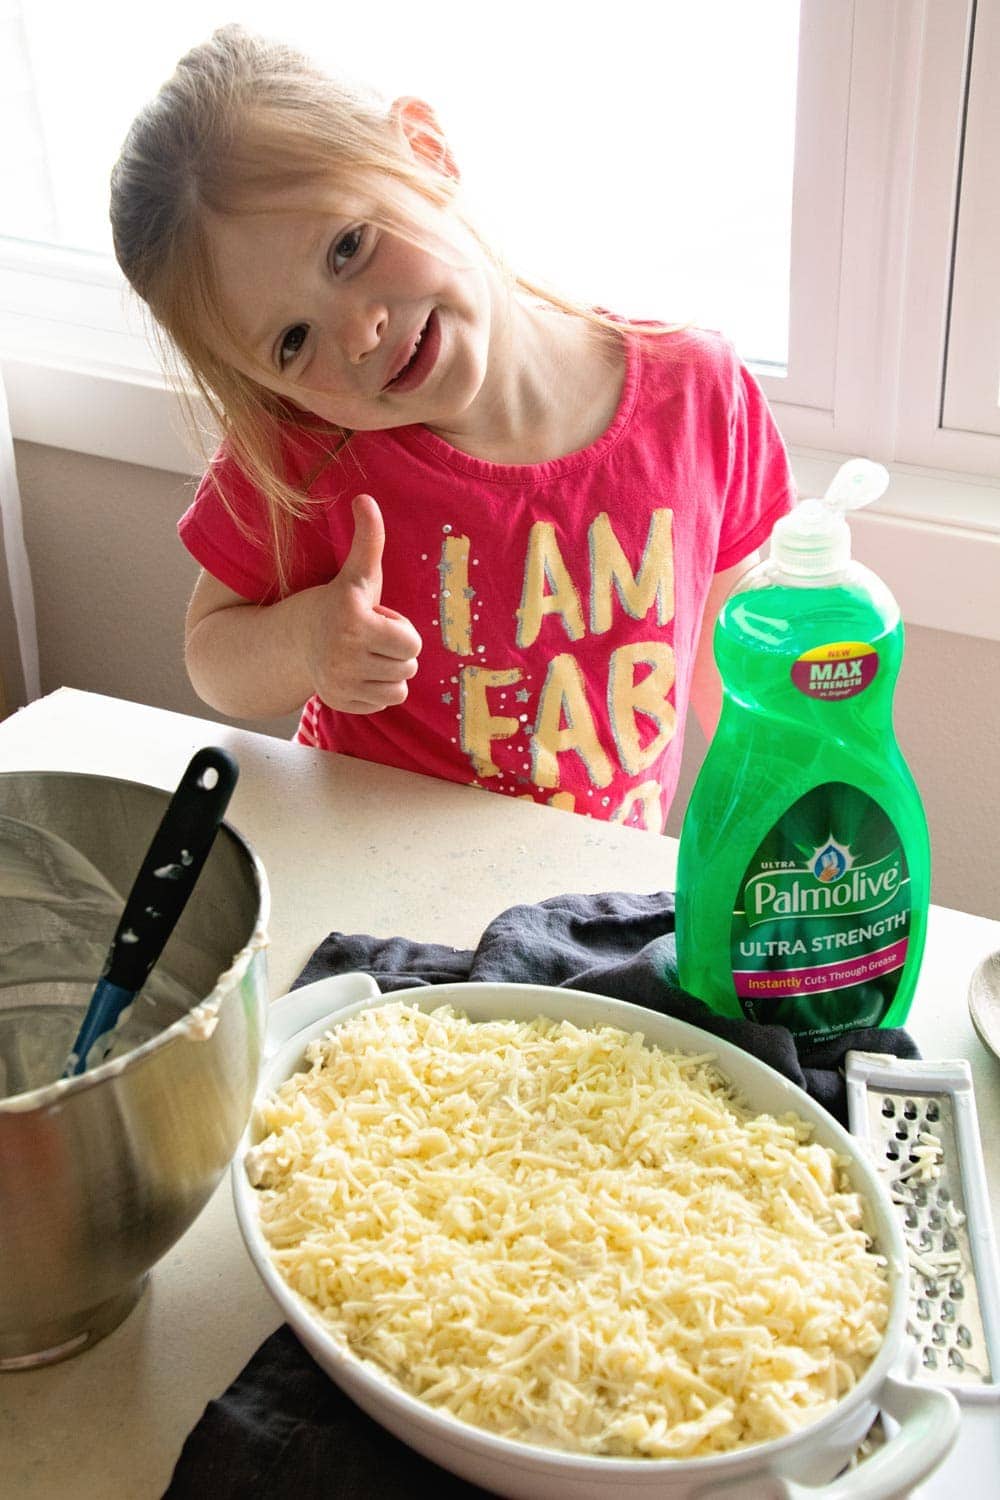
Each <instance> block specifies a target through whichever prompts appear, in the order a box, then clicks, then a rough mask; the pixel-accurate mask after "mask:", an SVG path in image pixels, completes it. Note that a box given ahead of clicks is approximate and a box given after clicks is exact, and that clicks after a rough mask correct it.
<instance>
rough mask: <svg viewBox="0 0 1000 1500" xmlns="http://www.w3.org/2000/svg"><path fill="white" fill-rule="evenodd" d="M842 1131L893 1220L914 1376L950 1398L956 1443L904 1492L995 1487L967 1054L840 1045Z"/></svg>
mask: <svg viewBox="0 0 1000 1500" xmlns="http://www.w3.org/2000/svg"><path fill="white" fill-rule="evenodd" d="M846 1079H847V1102H848V1116H849V1120H850V1128H851V1130H852V1132H853V1133H854V1134H855V1135H856V1136H858V1138H859V1139H860V1140H862V1141H863V1142H864V1143H865V1144H866V1146H867V1148H868V1151H869V1154H870V1155H871V1158H872V1160H873V1162H874V1164H875V1167H876V1169H877V1170H878V1172H879V1174H880V1176H881V1177H882V1178H883V1180H884V1182H885V1185H886V1187H887V1189H888V1191H889V1196H890V1197H891V1199H892V1202H893V1204H894V1206H895V1207H896V1210H897V1212H898V1213H899V1216H900V1220H901V1222H902V1227H903V1233H904V1237H905V1239H906V1243H907V1248H908V1252H909V1253H908V1261H909V1284H910V1285H909V1318H908V1323H907V1326H908V1331H909V1333H910V1335H911V1337H912V1338H913V1339H914V1341H915V1343H916V1345H917V1351H918V1363H917V1367H916V1370H915V1378H923V1379H924V1380H926V1381H928V1382H932V1383H934V1384H936V1385H943V1386H946V1387H947V1388H948V1389H949V1390H950V1391H951V1392H952V1394H953V1395H954V1396H955V1397H956V1399H957V1400H958V1402H959V1405H960V1407H961V1412H962V1422H961V1426H960V1428H959V1435H958V1440H957V1442H956V1445H955V1447H954V1449H953V1450H952V1452H951V1453H950V1454H949V1456H948V1457H947V1458H946V1459H945V1461H944V1463H943V1464H942V1465H941V1467H940V1468H939V1469H938V1470H937V1472H936V1473H935V1474H933V1475H931V1477H930V1478H929V1479H928V1480H925V1482H924V1483H923V1484H922V1485H920V1486H919V1488H918V1489H916V1490H914V1491H913V1500H938V1497H941V1500H944V1497H948V1500H954V1497H955V1496H956V1495H962V1496H963V1497H966V1500H987V1497H992V1496H995V1495H998V1494H1000V1274H998V1269H997V1249H996V1239H995V1235H994V1232H993V1219H992V1214H991V1211H990V1200H989V1193H988V1191H987V1185H986V1171H985V1167H984V1163H983V1152H982V1145H981V1142H980V1136H979V1125H978V1121H977V1117H976V1105H975V1097H974V1094H973V1089H972V1073H971V1070H970V1068H969V1065H968V1063H967V1062H965V1061H964V1060H963V1059H957V1060H955V1061H950V1062H917V1061H911V1060H904V1059H901V1058H895V1057H890V1056H887V1055H885V1054H883V1053H875V1052H849V1053H848V1054H847V1067H846Z"/></svg>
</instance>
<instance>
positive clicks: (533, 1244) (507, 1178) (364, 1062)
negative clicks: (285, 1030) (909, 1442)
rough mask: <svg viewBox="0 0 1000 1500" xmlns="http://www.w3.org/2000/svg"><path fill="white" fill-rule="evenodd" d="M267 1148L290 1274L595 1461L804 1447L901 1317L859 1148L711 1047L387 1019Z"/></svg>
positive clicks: (339, 1317)
mask: <svg viewBox="0 0 1000 1500" xmlns="http://www.w3.org/2000/svg"><path fill="white" fill-rule="evenodd" d="M307 1059H308V1061H309V1063H310V1065H311V1066H310V1068H309V1070H308V1071H307V1072H304V1073H299V1074H297V1075H296V1076H295V1077H293V1078H290V1079H288V1081H287V1082H286V1083H284V1084H283V1085H282V1087H281V1088H280V1090H279V1091H278V1093H277V1095H276V1096H274V1097H273V1098H272V1099H271V1100H270V1101H269V1103H268V1105H267V1106H266V1108H265V1109H264V1111H263V1120H262V1123H263V1126H264V1129H265V1131H266V1134H265V1136H264V1138H263V1139H262V1140H261V1142H260V1144H259V1145H257V1146H256V1147H254V1148H253V1150H252V1151H251V1152H250V1153H248V1157H247V1171H248V1174H249V1176H250V1180H251V1182H252V1184H253V1185H254V1186H255V1187H256V1188H258V1189H259V1207H260V1219H261V1224H262V1226H263V1230H264V1234H265V1236H266V1238H267V1240H268V1242H269V1245H270V1247H271V1253H272V1255H273V1258H274V1261H275V1263H276V1264H277V1266H278V1268H279V1270H280V1272H281V1274H282V1275H283V1276H284V1278H285V1280H286V1281H287V1282H288V1284H289V1285H290V1286H291V1287H293V1288H294V1289H295V1290H296V1291H297V1292H299V1293H301V1294H302V1296H304V1297H305V1298H307V1299H308V1300H309V1301H310V1302H311V1303H312V1304H313V1305H314V1307H315V1309H316V1310H318V1312H319V1314H320V1316H321V1317H322V1319H323V1321H324V1323H325V1325H326V1326H327V1327H328V1328H329V1329H330V1330H331V1331H332V1332H334V1333H335V1335H336V1336H337V1337H338V1338H339V1340H340V1341H341V1342H342V1344H344V1345H345V1346H346V1347H347V1348H348V1349H349V1350H350V1351H351V1352H352V1353H353V1354H355V1355H356V1356H360V1357H361V1358H363V1359H367V1360H371V1361H373V1362H374V1363H375V1364H376V1365H377V1366H378V1367H379V1368H380V1369H381V1370H382V1371H384V1372H388V1374H389V1375H390V1376H392V1377H393V1378H394V1379H395V1380H396V1381H397V1382H398V1383H399V1384H400V1385H401V1386H402V1387H403V1388H404V1389H405V1390H407V1391H408V1392H410V1393H411V1394H412V1395H415V1396H417V1397H419V1398H421V1399H422V1400H424V1401H426V1402H429V1403H430V1404H432V1405H433V1406H435V1407H438V1408H446V1409H447V1410H448V1411H449V1412H451V1413H452V1414H453V1415H454V1416H456V1417H458V1418H460V1419H462V1420H464V1421H467V1422H471V1423H474V1424H476V1425H478V1426H480V1427H484V1428H487V1429H489V1430H490V1431H492V1432H494V1433H500V1434H502V1435H504V1436H505V1437H509V1438H515V1439H519V1440H521V1441H526V1442H534V1443H541V1444H545V1445H549V1446H556V1447H561V1448H568V1449H573V1450H575V1451H577V1452H585V1453H592V1454H603V1455H615V1456H633V1457H655V1458H664V1457H667V1458H691V1457H696V1456H701V1455H708V1454H714V1453H720V1452H724V1451H729V1450H732V1449H735V1448H741V1447H744V1446H746V1445H748V1444H751V1443H757V1442H762V1441H764V1440H766V1439H768V1438H773V1437H777V1436H780V1435H782V1434H784V1433H787V1432H790V1431H792V1430H794V1429H797V1428H799V1427H801V1426H803V1425H804V1424H805V1423H807V1422H811V1421H814V1420H816V1419H817V1418H818V1417H820V1416H821V1415H822V1414H823V1413H824V1412H826V1411H827V1410H829V1409H830V1407H831V1406H832V1405H833V1404H834V1403H835V1402H836V1401H837V1400H838V1398H839V1397H840V1396H841V1395H842V1394H843V1393H844V1392H845V1391H847V1390H848V1389H849V1388H850V1387H851V1386H852V1385H853V1384H854V1382H855V1381H856V1380H857V1378H858V1376H859V1375H860V1374H861V1373H862V1372H863V1371H864V1369H865V1368H866V1367H867V1366H868V1364H869V1363H870V1361H871V1360H872V1358H873V1356H874V1355H875V1353H876V1351H877V1350H878V1348H879V1346H880V1344H881V1342H882V1337H883V1334H884V1331H885V1328H886V1324H887V1321H888V1309H889V1286H888V1282H887V1278H886V1270H885V1260H884V1258H883V1257H881V1256H879V1255H876V1254H874V1253H873V1251H872V1249H871V1247H870V1244H869V1241H868V1238H867V1236H866V1234H865V1231H864V1228H863V1226H862V1210H863V1203H862V1200H861V1198H860V1197H859V1195H858V1194H857V1193H855V1192H854V1191H852V1189H851V1186H850V1183H849V1181H848V1179H847V1177H846V1174H845V1170H844V1168H845V1166H846V1165H847V1159H846V1158H842V1157H838V1156H837V1155H836V1154H835V1153H833V1152H832V1151H829V1150H827V1149H826V1148H825V1147H823V1146H820V1145H819V1144H817V1143H815V1142H812V1141H811V1140H810V1134H811V1129H812V1127H811V1126H810V1125H809V1124H808V1123H806V1122H805V1121H803V1120H801V1119H800V1118H799V1117H798V1116H796V1115H793V1114H786V1115H782V1116H781V1117H780V1118H775V1117H772V1116H769V1115H755V1114H754V1113H753V1112H752V1110H751V1109H750V1108H749V1107H748V1106H747V1105H746V1104H745V1103H744V1102H743V1101H742V1100H741V1098H740V1096H739V1095H738V1093H737V1092H736V1090H735V1088H734V1086H733V1085H732V1084H731V1083H730V1082H729V1081H728V1080H727V1079H726V1078H725V1077H724V1076H723V1074H722V1073H721V1072H720V1071H719V1070H718V1068H717V1066H716V1065H715V1063H714V1061H713V1059H712V1057H711V1056H710V1055H708V1054H703V1055H694V1054H688V1053H676V1052H666V1051H664V1050H662V1049H660V1048H658V1047H653V1046H647V1045H646V1044H645V1042H644V1040H643V1037H642V1036H641V1034H639V1033H636V1034H633V1035H629V1034H627V1033H626V1032H624V1031H619V1030H615V1029H613V1028H611V1027H606V1026H602V1027H596V1028H593V1029H582V1028H580V1027H577V1026H574V1025H572V1024H571V1023H569V1022H567V1021H559V1022H556V1021H551V1020H545V1019H539V1020H536V1021H533V1022H531V1023H524V1022H516V1021H506V1020H504V1021H490V1022H480V1023H472V1022H470V1021H468V1020H467V1019H465V1018H464V1017H462V1016H460V1015H456V1014H455V1013H454V1012H453V1011H452V1010H451V1009H450V1008H449V1007H441V1008H439V1009H437V1010H435V1011H433V1012H431V1013H430V1014H428V1013H426V1012H423V1011H421V1010H419V1009H417V1008H416V1007H413V1006H405V1005H402V1004H399V1003H395V1004H388V1005H384V1006H380V1007H378V1008H375V1009H371V1010H368V1011H363V1012H361V1013H360V1014H359V1015H357V1016H355V1017H353V1018H352V1019H351V1020H349V1021H347V1022H345V1024H343V1025H342V1026H339V1027H338V1028H337V1029H336V1031H333V1032H328V1033H327V1035H326V1036H325V1037H323V1038H322V1039H321V1040H320V1041H317V1042H314V1043H313V1044H312V1045H311V1046H310V1048H309V1051H308V1053H307Z"/></svg>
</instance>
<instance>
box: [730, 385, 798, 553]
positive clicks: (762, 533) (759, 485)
mask: <svg viewBox="0 0 1000 1500" xmlns="http://www.w3.org/2000/svg"><path fill="white" fill-rule="evenodd" d="M794 500H795V482H794V480H793V478H792V472H791V467H790V465H789V462H788V454H787V452H786V450H785V445H784V442H783V441H782V437H781V434H780V433H779V431H778V428H777V426H776V424H775V421H774V418H773V416H772V415H771V411H770V408H769V407H768V404H767V401H766V400H765V397H764V393H763V391H762V390H761V388H760V386H759V385H758V384H757V382H756V380H755V379H754V378H753V376H752V375H751V374H750V371H749V370H748V369H747V368H746V366H745V365H743V364H741V363H739V361H736V362H735V369H734V372H733V396H732V407H731V410H730V418H729V452H728V465H727V476H726V489H725V500H724V506H723V512H722V523H721V526H720V529H719V544H718V551H717V554H716V561H715V571H716V572H717V573H721V572H723V571H724V570H725V569H726V568H732V567H735V566H736V564H737V563H738V562H741V561H742V560H743V558H744V557H746V556H747V554H748V553H750V552H753V551H755V550H756V549H757V548H758V547H760V546H761V545H762V543H763V542H765V541H766V540H767V538H768V536H770V533H771V528H772V527H773V525H774V523H775V521H776V520H777V519H778V517H779V516H782V515H784V514H785V512H786V511H787V510H789V509H790V507H791V506H792V504H793V503H794Z"/></svg>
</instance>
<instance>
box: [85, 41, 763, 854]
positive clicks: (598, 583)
mask: <svg viewBox="0 0 1000 1500" xmlns="http://www.w3.org/2000/svg"><path fill="white" fill-rule="evenodd" d="M111 219H112V225H113V229H114V238H115V249H116V253H117V256H118V260H119V263H120V264H121V267H122V269H123V271H124V273H125V275H126V276H127V277H128V279H129V281H130V282H131V284H132V286H133V287H134V288H135V290H136V291H137V292H138V293H139V295H140V296H141V297H142V298H143V299H144V300H145V301H146V303H147V304H148V306H149V308H150V310H151V312H152V314H153V316H154V318H155V319H156V322H157V323H158V325H159V326H160V328H161V329H162V330H163V331H164V332H165V333H166V335H167V336H168V340H169V344H170V346H172V348H173V349H174V350H175V351H176V352H177V353H179V355H180V357H181V360H182V362H183V365H184V366H186V368H187V371H188V374H189V375H190V376H192V377H193V379H194V381H195V383H196V385H197V387H198V389H199V390H200V391H201V393H202V395H203V396H204V397H205V398H206V399H207V400H208V402H209V404H210V406H211V407H212V409H213V411H214V412H215V415H216V416H217V418H218V419H219V421H220V423H221V425H222V429H223V432H224V441H223V443H222V446H221V447H220V449H219V450H218V452H217V453H216V455H215V457H214V458H213V459H212V461H211V463H210V465H209V468H208V471H207V473H206V475H205V477H204V479H203V481H202V483H201V485H200V486H199V489H198V492H197V494H196V496H195V499H194V502H193V504H192V505H191V507H190V509H189V510H188V512H187V513H186V515H185V516H184V517H183V519H182V520H181V522H180V535H181V538H182V540H183V542H184V544H185V545H186V546H187V547H188V549H189V550H190V551H191V552H192V553H193V555H194V557H195V558H196V559H197V560H198V561H199V562H200V563H201V565H202V568H203V572H202V573H201V575H200V578H199V581H198V583H197V586H196V588H195V591H194V595H193V597H192V600H191V605H190V609H189V613H188V620H187V640H186V658H187V665H188V670H189V673H190V676H191V680H192V682H193V684H194V686H195V688H196V689H197V691H198V692H199V694H200V695H201V696H202V697H203V698H204V699H205V700H206V701H207V702H208V703H210V704H211V705H212V706H213V707H214V708H216V709H218V710H219V711H221V712H223V713H226V714H231V715H234V716H237V717H239V716H251V715H272V714H273V715H279V714H283V713H287V712H289V711H291V710H293V709H300V708H301V709H302V717H301V723H300V728H299V732H298V738H299V739H300V740H301V741H302V742H303V743H304V744H307V745H315V746H319V747H321V748H323V749H328V750H338V751H341V752H343V753H346V754H349V755H356V756H361V757H363V758H365V759H367V760H374V761H381V762H383V763H385V764H387V765H393V766H402V767H405V768H406V769H408V770H413V771H420V772H423V773H425V774H429V775H433V776H439V777H445V778H447V779H449V780H452V781H460V782H467V783H471V784H472V785H474V786H479V787H484V788H486V789H488V790H490V791H496V792H503V793H505V794H506V795H508V796H515V797H523V796H528V797H532V798H534V799H535V800H537V801H541V802H548V803H551V804H552V805H554V806H556V807H561V808H568V809H573V810H575V811H576V812H580V813H585V814H588V815H590V816H592V817H596V818H603V819H615V820H617V821H620V822H623V823H628V824H632V825H634V826H640V827H645V828H648V829H655V830H659V829H661V828H662V826H663V822H664V819H665V817H666V813H667V809H668V807H669V805H670V800H671V797H672V795H673V792H674V788H675V785H676V781H677V773H678V767H679V764H680V757H681V744H682V737H683V724H684V717H685V712H686V709H687V705H688V702H689V700H691V701H693V703H694V706H695V709H696V711H697V712H698V713H699V716H700V718H701V720H702V722H703V724H704V726H705V728H706V731H707V732H708V733H709V734H710V733H711V732H712V729H713V728H714V723H715V719H716V716H717V713H718V707H719V696H720V695H719V685H718V679H717V676H716V673H715V669H714V664H713V662H712V658H711V632H712V627H713V624H714V621H715V616H716V613H717V611H718V608H719V606H720V604H721V602H722V600H723V599H724V597H725V595H726V594H727V593H728V591H729V589H730V588H731V587H732V584H733V582H734V581H735V579H736V577H737V576H738V575H739V574H740V573H741V572H743V571H744V570H745V569H746V568H747V567H749V566H751V565H752V563H753V562H754V561H755V560H756V557H757V551H756V549H757V548H758V547H759V545H760V544H761V542H762V541H763V540H764V538H766V536H767V535H768V533H769V531H770V529H771V526H772V525H773V523H774V521H775V520H776V519H777V517H778V515H779V514H781V513H782V512H783V511H784V510H785V509H787V507H788V505H789V503H790V500H791V492H792V483H791V477H790V474H789V469H788V463H787V458H786V455H785V451H784V448H783V446H782V443H781V440H780V438H779V436H778V433H777V431H776V429H775V427H774V424H773V421H772V419H771V417H770V414H769V412H768V410H767V407H766V404H765V402H764V399H763V397H762V395H761V393H760V391H759V389H758V387H757V386H756V384H755V383H754V381H753V379H752V378H751V376H750V375H749V374H748V372H747V371H746V370H745V369H744V368H743V367H742V366H741V365H740V363H739V360H738V359H737V358H736V356H735V354H734V352H733V350H732V348H731V347H730V346H729V345H728V344H727V343H726V342H724V341H723V340H722V339H721V338H719V337H718V336H716V335H714V334H708V333H704V332H698V331H694V330H690V329H686V330H685V329H681V330H678V329H674V330H671V329H669V328H665V327H663V326H658V325H651V324H642V325H637V324H630V323H626V322H625V321H623V320H621V319H616V318H615V317H613V316H612V315H610V314H606V313H603V312H597V311H594V310H591V309H584V308H577V307H574V306H572V305H570V304H569V303H566V302H564V301H562V300H560V299H559V298H557V297H555V296H553V295H552V294H551V293H548V292H544V291H542V290H540V289H539V288H537V287H534V286H532V285H531V284H530V283H528V282H526V281H524V280H520V279H517V280H515V279H514V278H513V277H511V276H510V275H509V274H508V273H507V272H506V271H505V270H504V268H503V267H502V265H501V264H500V262H499V261H498V259H497V258H496V257H495V256H493V255H492V254H491V253H490V252H489V250H488V249H487V247H486V246H485V245H484V244H483V243H482V242H481V241H480V239H479V238H478V236H477V235H476V233H475V231H474V229H473V228H472V226H471V224H470V223H469V221H468V219H467V218H466V216H465V215H464V214H463V212H462V207H461V202H460V196H459V179H458V171H457V168H456V165H455V163H454V161H453V159H452V156H451V153H450V151H449V149H448V145H447V143H446V141H445V140H444V138H443V136H442V134H441V131H440V129H439V128H438V125H437V122H436V120H435V118H434V116H433V114H432V113H431V111H430V109H429V108H428V107H427V106H426V105H425V104H423V103H421V102H420V101H418V100H416V99H411V98H404V99H398V100H396V102H395V103H394V104H392V105H391V106H389V107H387V106H385V105H384V104H383V103H381V102H380V101H378V100H375V99H371V98H367V97H362V96H361V95H360V94H358V93H357V92H355V91H352V90H348V89H345V88H343V87H341V86H339V85H336V84H334V83H333V82H331V81H329V80H328V79H327V78H325V77H323V76H322V75H321V74H319V73H318V72H317V71H316V70H315V69H313V68H312V67H311V66H310V65H309V64H308V63H307V62H306V61H305V60H304V59H303V58H302V57H301V56H299V55H298V54H296V53H294V52H292V51H291V50H290V49H288V48H285V47H282V46H278V45H274V44H270V43H265V42H263V41H261V40H260V39H258V38H254V37H251V36H249V35H248V34H247V33H245V32H243V31H242V30H240V29H239V28H236V27H226V28H224V29H223V30H222V31H219V32H216V34H215V35H214V36H213V37H212V39H211V40H210V41H209V42H207V43H206V44H205V45H203V46H201V47H198V48H196V49H195V50H194V51H192V52H190V53H189V54H188V55H187V56H186V57H184V58H183V59H182V60H181V62H180V63H179V64H178V67H177V70H176V72H175V74H174V76H173V78H171V79H170V80H169V81H168V82H167V83H166V84H165V85H164V86H163V88H162V89H161V91H160V93H159V94H158V95H157V97H156V98H155V99H154V100H153V102H152V103H151V104H150V105H149V106H148V107H147V108H146V109H145V110H144V111H143V112H142V114H141V115H140V116H139V117H138V119H137V120H136V121H135V123H134V124H133V126H132V128H131V131H130V132H129V135H128V138H127V140H126V142H125V145H124V147H123V150H122V154H121V158H120V160H119V161H118V163H117V165H116V167H115V170H114V174H113V177H112V193H111ZM606 228H607V227H606V226H605V225H604V224H603V222H602V217H601V211H600V204H599V203H597V202H595V203H594V204H593V205H591V206H590V208H589V209H588V210H586V212H585V215H584V221H583V222H582V223H581V226H580V232H581V233H590V234H604V233H606ZM620 239H621V243H622V245H623V246H624V247H626V248H627V234H624V235H622V236H621V237H620ZM623 253H625V252H624V251H623ZM303 704H304V705H305V707H304V708H303V707H302V705H303Z"/></svg>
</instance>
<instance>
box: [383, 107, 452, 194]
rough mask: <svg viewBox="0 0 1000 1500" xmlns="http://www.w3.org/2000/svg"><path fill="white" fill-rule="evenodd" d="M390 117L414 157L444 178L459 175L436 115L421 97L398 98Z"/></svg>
mask: <svg viewBox="0 0 1000 1500" xmlns="http://www.w3.org/2000/svg"><path fill="white" fill-rule="evenodd" d="M392 118H393V120H394V121H395V122H396V124H397V125H398V126H399V128H400V130H402V132H403V134H404V136H405V137H406V139H407V141H408V143H409V147H410V150H411V151H412V152H413V154H414V156H417V157H419V159H420V160H421V161H422V162H423V163H424V164H425V166H428V167H430V168H431V169H432V170H433V171H435V172H440V173H441V174H442V176H444V177H454V178H456V180H457V178H458V175H459V173H458V165H457V163H456V161H455V158H454V157H453V156H452V154H451V148H450V146H449V145H448V142H447V141H446V140H445V138H444V134H443V132H442V130H441V126H440V125H439V124H438V121H437V116H436V115H435V113H434V111H433V110H432V109H431V107H430V105H429V104H425V103H424V101H423V100H422V99H411V98H410V97H409V96H407V97H404V98H402V99H397V100H396V101H395V102H394V103H393V106H392Z"/></svg>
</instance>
